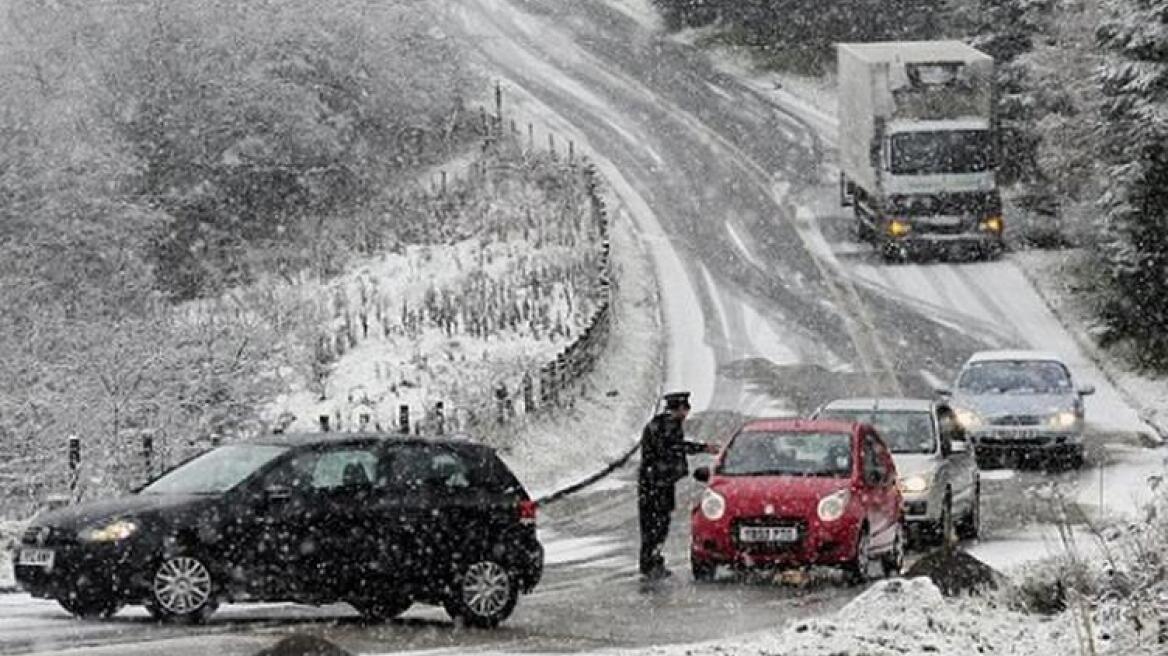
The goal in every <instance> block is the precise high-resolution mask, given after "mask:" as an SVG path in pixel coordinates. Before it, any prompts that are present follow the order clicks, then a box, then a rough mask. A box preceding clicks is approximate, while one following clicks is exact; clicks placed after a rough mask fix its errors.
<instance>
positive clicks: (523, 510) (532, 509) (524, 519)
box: [519, 499, 539, 526]
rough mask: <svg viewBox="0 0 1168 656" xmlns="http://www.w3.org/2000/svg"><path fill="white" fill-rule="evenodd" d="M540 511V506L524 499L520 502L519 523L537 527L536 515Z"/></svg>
mask: <svg viewBox="0 0 1168 656" xmlns="http://www.w3.org/2000/svg"><path fill="white" fill-rule="evenodd" d="M538 510H539V504H537V503H536V502H534V501H532V500H530V499H523V500H521V501H520V502H519V523H520V524H526V525H528V526H535V515H536V512H537V511H538Z"/></svg>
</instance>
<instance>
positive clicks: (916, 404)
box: [823, 397, 933, 412]
mask: <svg viewBox="0 0 1168 656" xmlns="http://www.w3.org/2000/svg"><path fill="white" fill-rule="evenodd" d="M823 409H824V410H900V411H908V410H915V411H921V412H928V411H931V410H932V409H933V401H932V400H930V399H902V398H892V397H886V398H855V399H836V400H834V401H832V402H831V403H828V404H827V405H825V406H823Z"/></svg>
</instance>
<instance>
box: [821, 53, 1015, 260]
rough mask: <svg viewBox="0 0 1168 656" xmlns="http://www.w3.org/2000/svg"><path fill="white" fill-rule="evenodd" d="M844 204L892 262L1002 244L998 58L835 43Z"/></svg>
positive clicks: (989, 252) (990, 249)
mask: <svg viewBox="0 0 1168 656" xmlns="http://www.w3.org/2000/svg"><path fill="white" fill-rule="evenodd" d="M836 50H837V54H838V66H839V158H840V201H841V204H843V205H844V206H851V207H852V208H853V209H854V212H855V219H856V229H857V232H858V234H859V236H860V237H861V238H862V239H865V240H868V241H872V242H874V243H875V244H876V245H877V247H878V248H879V249H880V251H881V253H882V254H883V256H884V257H885V258H886V259H888V260H902V259H906V258H907V257H909V256H910V255H912V254H915V253H918V252H921V251H938V250H941V251H945V252H950V251H952V250H955V249H960V250H962V251H966V252H970V251H972V252H974V253H976V254H979V255H983V256H993V255H996V254H997V253H999V252H1000V251H1001V249H1002V244H1003V242H1002V232H1003V229H1004V227H1005V223H1004V220H1003V217H1002V201H1001V195H1000V194H999V192H998V187H997V183H996V180H995V176H994V169H995V168H996V162H995V150H996V149H995V145H996V139H995V135H994V117H993V105H994V93H993V73H994V61H993V59H992V58H991V57H990V56H989V55H986V54H985V53H983V52H981V51H979V50H977V49H976V48H973V47H971V46H969V45H966V44H964V43H962V42H960V41H904V42H887V43H841V44H837V47H836Z"/></svg>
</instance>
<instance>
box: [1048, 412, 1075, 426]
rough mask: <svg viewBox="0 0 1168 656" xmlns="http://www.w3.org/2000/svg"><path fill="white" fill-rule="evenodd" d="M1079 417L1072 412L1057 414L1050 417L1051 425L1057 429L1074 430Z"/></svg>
mask: <svg viewBox="0 0 1168 656" xmlns="http://www.w3.org/2000/svg"><path fill="white" fill-rule="evenodd" d="M1078 421H1079V416H1078V415H1076V414H1075V413H1073V412H1071V411H1070V410H1064V411H1062V412H1058V413H1055V414H1053V415H1051V416H1050V425H1051V426H1054V427H1055V428H1074V426H1075V423H1076V422H1078Z"/></svg>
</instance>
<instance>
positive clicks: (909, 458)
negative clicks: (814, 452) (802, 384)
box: [815, 398, 981, 542]
mask: <svg viewBox="0 0 1168 656" xmlns="http://www.w3.org/2000/svg"><path fill="white" fill-rule="evenodd" d="M815 416H816V418H821V419H842V420H845V421H859V422H862V423H865V424H869V425H871V426H873V427H874V428H875V429H876V432H877V433H879V434H880V437H882V438H884V442H885V443H886V444H888V448H889V449H891V450H892V459H893V460H894V461H895V462H896V473H897V477H898V479H899V481H898V485H899V487H900V492H901V496H903V497H904V519H905V522H906V523H907V524H908V529H909V535H910V537H911V538H914V541H915V542H922V541H929V542H940V541H941V540H942V539H943V538H944V536H946V535H957V536H958V537H962V538H976V537H977V536H978V533H979V531H980V530H981V483H980V480H979V477H978V468H977V463H976V461H975V460H974V458H973V454H972V453H971V452H970V450H969V449H968V448H967V444H966V441H965V433H964V431H963V430H962V428H961V425H960V424H959V423H958V421H957V418H956V416H955V415H954V413H953V411H952V410H950V409H949V407H948V406H946V405H945V404H943V403H938V402H936V401H933V400H929V399H896V398H879V399H840V400H837V401H832V402H831V403H828V404H827V405H825V406H823V407H822V408H820V409H819V411H818V412H816V414H815Z"/></svg>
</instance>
